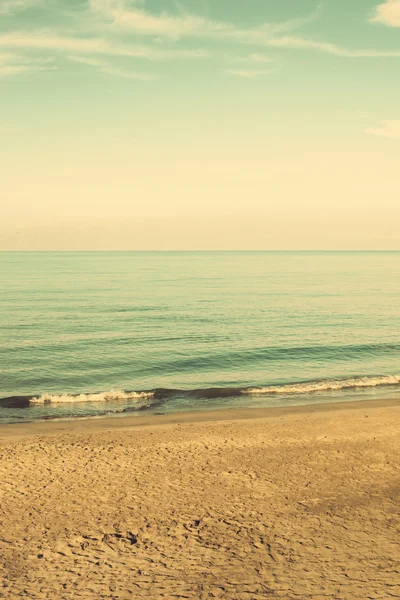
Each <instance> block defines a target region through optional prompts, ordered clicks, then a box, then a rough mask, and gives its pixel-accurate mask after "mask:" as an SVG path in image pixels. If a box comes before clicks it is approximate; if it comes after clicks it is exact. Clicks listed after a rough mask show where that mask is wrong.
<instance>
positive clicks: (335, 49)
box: [267, 37, 400, 58]
mask: <svg viewBox="0 0 400 600" xmlns="http://www.w3.org/2000/svg"><path fill="white" fill-rule="evenodd" d="M267 45H268V46H273V47H275V48H298V49H306V50H307V49H310V50H318V51H320V52H324V53H327V54H333V55H334V56H341V57H344V58H390V57H393V58H395V57H400V50H399V51H386V50H350V49H348V48H343V47H341V46H337V45H336V44H330V43H329V42H318V41H314V40H309V39H306V38H300V37H280V38H272V39H270V40H268V41H267Z"/></svg>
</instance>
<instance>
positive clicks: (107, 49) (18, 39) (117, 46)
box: [0, 31, 209, 60]
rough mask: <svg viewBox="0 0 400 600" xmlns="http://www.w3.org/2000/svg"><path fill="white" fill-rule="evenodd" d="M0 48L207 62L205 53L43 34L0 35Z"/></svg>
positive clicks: (48, 33)
mask: <svg viewBox="0 0 400 600" xmlns="http://www.w3.org/2000/svg"><path fill="white" fill-rule="evenodd" d="M0 48H25V49H34V50H53V51H59V52H77V53H84V54H105V55H110V56H126V57H131V58H148V59H150V60H165V59H170V58H207V57H208V56H209V53H208V52H207V51H206V50H202V49H195V50H186V49H179V48H177V49H175V48H174V49H163V48H157V47H150V46H130V45H128V44H121V43H119V42H115V41H109V40H106V39H103V38H94V37H92V38H89V37H67V36H61V35H58V34H56V33H52V32H47V31H42V32H33V33H32V32H29V31H20V32H13V33H7V34H3V35H0Z"/></svg>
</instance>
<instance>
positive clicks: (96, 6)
mask: <svg viewBox="0 0 400 600" xmlns="http://www.w3.org/2000/svg"><path fill="white" fill-rule="evenodd" d="M89 6H90V8H91V10H92V12H93V13H94V14H95V15H99V16H100V17H102V18H103V19H104V20H105V21H106V22H108V24H109V26H111V27H112V28H115V29H120V30H128V31H135V32H136V33H138V34H141V35H144V36H161V37H169V38H172V39H181V38H185V37H202V38H211V39H225V40H232V41H235V40H236V41H242V42H248V43H249V42H251V43H260V42H261V41H262V40H265V38H266V36H273V35H279V34H283V33H287V32H291V31H294V30H296V29H299V28H300V27H303V26H304V25H306V24H307V23H311V22H313V21H315V20H317V19H318V18H319V17H320V14H321V8H320V7H317V9H316V10H315V11H313V12H312V13H311V14H310V15H307V16H305V17H297V18H294V19H290V20H287V21H283V22H279V23H263V24H261V25H258V26H256V27H252V28H238V27H236V26H235V25H234V24H232V23H228V22H223V21H213V20H211V19H207V18H205V17H202V16H199V15H193V14H188V13H184V14H180V15H173V14H169V13H167V12H165V11H164V12H162V13H159V14H157V15H154V14H151V13H150V12H148V11H146V10H144V9H142V8H140V7H139V6H138V3H134V5H133V7H132V3H131V2H127V1H126V0H89Z"/></svg>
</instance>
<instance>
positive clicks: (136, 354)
mask: <svg viewBox="0 0 400 600" xmlns="http://www.w3.org/2000/svg"><path fill="white" fill-rule="evenodd" d="M399 317H400V252H1V253H0V423H24V422H28V421H37V420H44V419H76V418H83V417H85V418H89V417H90V418H100V417H104V416H106V415H107V416H110V415H114V416H119V417H122V416H124V415H134V414H137V415H141V414H143V413H153V414H154V413H157V414H158V413H173V412H180V411H202V410H210V409H218V408H230V407H232V408H233V407H235V408H245V407H268V406H290V405H300V404H318V403H330V402H345V401H346V402H347V401H354V400H364V399H369V398H375V399H388V398H396V397H399V395H400V318H399Z"/></svg>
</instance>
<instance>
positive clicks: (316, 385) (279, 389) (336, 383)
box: [242, 375, 400, 395]
mask: <svg viewBox="0 0 400 600" xmlns="http://www.w3.org/2000/svg"><path fill="white" fill-rule="evenodd" d="M399 384H400V375H384V376H381V377H354V378H352V379H336V380H325V381H310V382H303V383H294V384H292V383H291V384H288V385H279V386H266V387H260V388H247V389H246V390H243V391H242V393H244V394H259V395H263V394H307V393H311V392H325V391H330V390H332V391H334V390H345V389H351V388H354V389H355V388H369V387H370V388H373V387H378V386H385V385H399Z"/></svg>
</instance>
